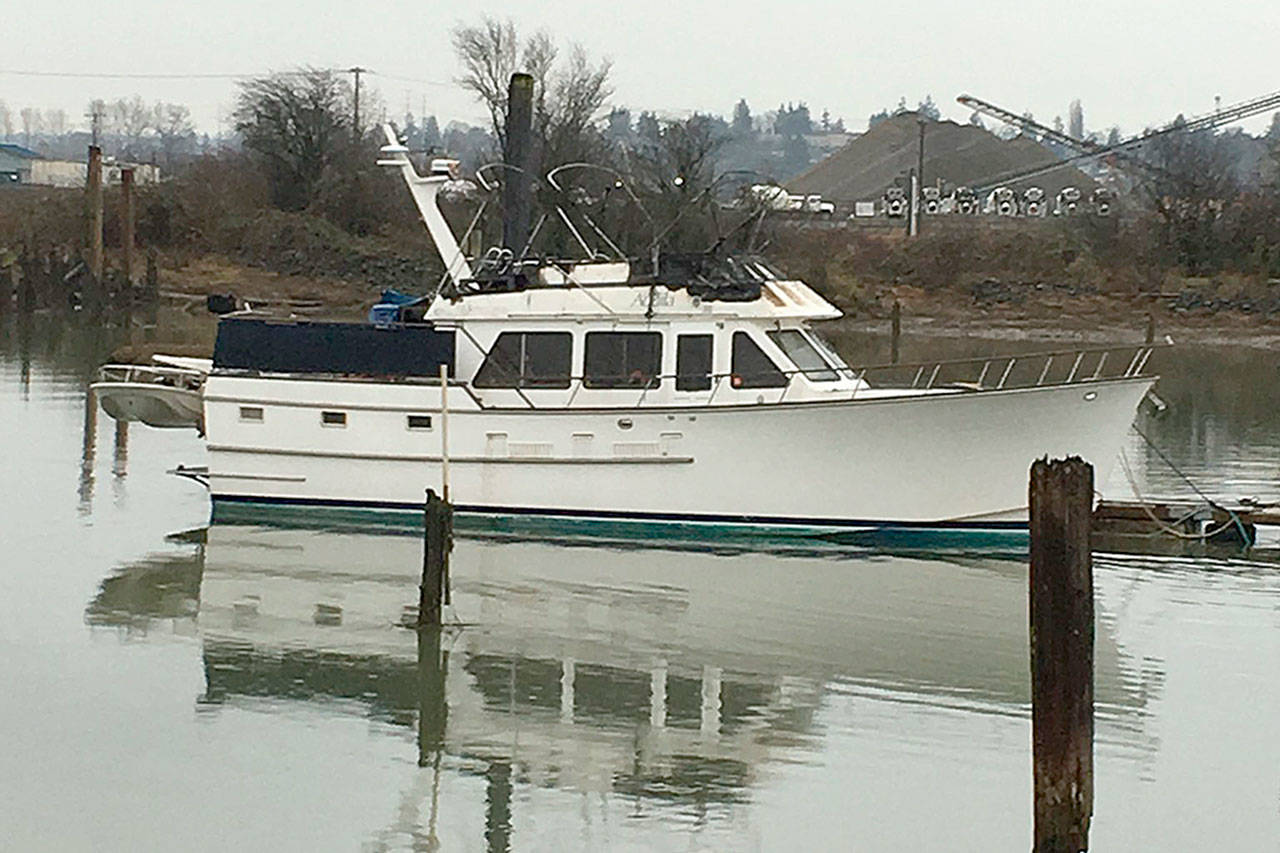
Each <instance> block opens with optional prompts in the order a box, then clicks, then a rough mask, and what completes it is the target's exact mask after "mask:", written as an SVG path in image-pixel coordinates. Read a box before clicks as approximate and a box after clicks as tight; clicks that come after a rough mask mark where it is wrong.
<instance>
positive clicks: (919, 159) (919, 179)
mask: <svg viewBox="0 0 1280 853" xmlns="http://www.w3.org/2000/svg"><path fill="white" fill-rule="evenodd" d="M925 124H927V122H926V121H925V120H924V119H920V120H919V125H920V143H919V145H918V146H917V147H916V185H915V188H914V189H913V190H912V199H911V210H912V211H913V214H914V216H915V235H916V236H917V237H919V236H920V196H921V195H922V194H923V193H924V126H925Z"/></svg>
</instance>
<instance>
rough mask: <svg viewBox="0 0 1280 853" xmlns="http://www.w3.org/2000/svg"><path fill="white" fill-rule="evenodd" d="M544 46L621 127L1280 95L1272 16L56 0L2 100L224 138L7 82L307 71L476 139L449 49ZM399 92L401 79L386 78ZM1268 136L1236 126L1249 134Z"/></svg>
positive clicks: (654, 0)
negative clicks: (625, 111)
mask: <svg viewBox="0 0 1280 853" xmlns="http://www.w3.org/2000/svg"><path fill="white" fill-rule="evenodd" d="M485 13H488V14H491V15H495V16H498V17H504V18H505V17H510V18H512V19H514V21H515V22H516V24H517V26H518V27H519V29H520V30H522V31H532V30H535V29H538V28H544V29H546V30H548V31H549V32H550V33H551V34H552V35H553V36H555V37H556V38H557V39H559V40H561V41H562V42H564V43H567V42H570V41H577V42H580V43H581V44H583V45H584V46H585V47H586V48H587V49H588V50H589V51H590V52H591V53H592V54H593V55H596V56H600V55H603V56H608V57H610V58H611V59H612V60H613V63H614V72H613V80H614V86H615V89H616V94H615V96H614V102H615V103H616V104H618V105H620V106H627V107H630V108H632V109H633V110H636V111H638V110H640V109H656V110H659V111H663V112H668V113H677V112H688V111H692V110H699V111H704V112H707V111H710V112H716V113H721V114H726V115H727V114H728V113H729V112H730V111H731V109H732V107H733V104H734V103H735V102H736V101H737V99H738V98H740V97H745V98H746V99H747V101H748V103H749V104H750V105H751V107H752V110H753V112H757V113H759V112H764V111H765V110H768V109H773V108H776V107H777V106H778V104H779V102H782V101H800V100H803V101H805V102H807V103H808V104H809V106H810V109H811V110H812V112H813V114H814V116H815V117H816V116H818V115H820V114H821V112H822V110H823V109H824V108H825V109H829V110H830V111H831V114H832V116H833V117H836V116H842V117H844V119H845V121H846V124H847V125H848V126H849V127H850V129H854V130H860V129H862V128H863V127H865V124H866V118H867V115H868V114H870V113H872V112H874V111H876V110H878V109H880V108H882V107H885V106H890V107H892V106H893V105H894V104H896V103H897V101H898V98H899V97H901V96H903V95H905V96H906V97H907V98H908V101H909V102H910V103H912V104H914V103H915V102H916V101H917V100H919V99H920V98H921V97H923V96H924V95H925V94H927V93H928V94H932V95H933V97H934V99H935V100H936V101H937V102H938V103H939V105H940V106H941V107H942V110H943V114H944V116H947V117H950V118H954V119H957V120H964V119H966V118H967V116H968V111H967V110H965V109H964V108H962V107H960V106H959V105H957V104H955V102H954V98H955V96H956V95H958V94H960V93H961V92H968V93H971V94H973V95H976V96H978V97H981V98H984V99H986V100H989V101H993V102H995V103H997V104H1000V105H1002V106H1005V107H1008V108H1010V109H1013V110H1017V111H1019V112H1021V111H1026V110H1030V111H1031V112H1032V113H1034V114H1035V116H1036V117H1037V118H1039V119H1041V120H1044V121H1045V122H1046V123H1048V122H1051V121H1052V119H1053V117H1054V116H1055V115H1061V116H1062V117H1063V119H1064V120H1065V119H1066V113H1067V105H1068V103H1069V102H1070V101H1071V100H1072V99H1073V98H1079V99H1080V100H1081V102H1082V103H1083V105H1084V110H1085V123H1086V126H1087V127H1089V128H1090V129H1095V130H1100V129H1104V128H1106V127H1110V126H1111V125H1113V124H1118V125H1120V127H1121V128H1122V129H1123V130H1125V131H1126V132H1133V131H1137V130H1140V129H1141V128H1142V127H1143V126H1145V125H1153V124H1162V123H1164V122H1165V121H1167V120H1168V119H1170V118H1172V117H1173V116H1174V115H1175V114H1177V113H1178V112H1184V113H1187V114H1188V115H1190V114H1195V113H1203V112H1209V111H1211V110H1212V109H1213V98H1214V96H1215V95H1221V96H1222V98H1223V103H1224V104H1230V103H1232V102H1235V101H1239V100H1244V99H1246V98H1250V97H1253V96H1255V95H1259V94H1263V93H1265V92H1270V91H1273V90H1276V89H1280V74H1277V73H1276V72H1277V68H1278V67H1280V66H1278V65H1277V62H1276V38H1277V33H1278V32H1280V3H1277V2H1275V0H1271V2H1261V0H1249V2H1235V3H1233V2H1218V3H1196V4H1190V3H1186V2H1175V3H1170V2H1132V0H1130V2H1124V0H1121V2H1105V3H1104V2H1099V0H1073V1H1072V2H1059V3H1052V4H1050V3H1039V2H1029V0H983V2H979V3H972V4H965V3H957V2H934V0H925V2H916V3H903V2H883V0H881V2H875V3H850V2H826V0H823V2H780V0H773V2H768V3H765V2H760V0H739V2H737V3H715V4H712V3H699V2H694V0H685V2H679V3H676V2H667V0H648V2H643V3H634V4H621V3H614V2H599V0H596V2H581V0H540V2H534V0H514V2H506V3H504V4H501V5H497V4H493V3H472V2H461V3H458V4H456V5H452V6H448V5H444V4H435V3H423V2H404V0H383V2H369V3H353V2H350V0H345V2H339V0H299V2H291V3H279V2H274V3H273V2H263V0H255V2H248V0H223V1H222V2H216V3H215V2H202V3H188V2H174V0H163V2H161V0H119V2H117V3H111V4H107V3H102V2H100V1H99V2H92V3H90V2H87V0H50V2H47V3H43V4H36V5H29V6H27V7H25V11H24V12H23V19H24V20H23V23H22V24H21V25H19V26H17V27H16V28H15V27H13V26H11V27H10V28H9V31H8V33H7V36H6V38H5V40H4V49H3V52H0V100H4V101H5V102H6V103H7V104H8V106H9V108H10V109H11V110H12V111H13V112H14V113H15V123H16V113H17V111H18V110H19V109H21V108H22V107H24V106H37V107H41V108H45V107H55V108H56V107H61V108H63V109H65V110H67V112H68V113H69V114H70V115H71V117H72V120H73V121H76V122H77V123H82V122H83V118H82V113H83V112H84V108H85V104H86V103H87V102H88V101H89V100H90V99H91V98H95V97H101V98H104V99H108V100H110V99H113V98H116V97H120V96H124V95H131V94H134V93H137V94H140V95H142V96H143V98H145V99H146V100H148V101H153V100H167V101H178V102H182V103H186V104H187V105H188V106H190V107H191V110H192V113H193V116H194V118H195V120H196V122H197V123H198V124H199V125H200V126H201V128H202V129H204V130H208V131H211V132H213V131H216V130H217V129H218V128H219V121H220V119H225V116H226V113H227V111H228V110H229V107H230V105H231V104H232V103H233V101H234V97H235V84H234V82H233V81H231V80H228V79H209V80H156V79H83V78H56V77H24V76H16V75H14V74H12V73H8V72H12V71H40V72H62V73H88V72H98V73H129V74H255V73H260V72H264V71H267V70H272V69H274V70H285V69H288V68H291V67H295V66H297V65H302V64H308V65H314V66H325V67H348V66H351V65H357V64H358V65H363V66H366V67H368V68H371V69H374V70H375V71H378V72H381V73H382V75H383V76H377V77H373V78H371V80H370V82H371V83H372V85H373V86H375V87H376V88H378V89H379V90H380V91H381V94H382V96H383V99H384V101H385V102H386V104H387V106H388V109H389V111H390V112H391V113H392V115H393V116H398V115H400V114H402V113H403V111H404V108H405V103H406V100H407V101H408V102H409V104H410V106H411V108H412V110H413V112H414V113H415V114H417V113H419V112H420V111H421V109H422V107H423V105H424V103H425V105H426V108H427V111H428V112H431V113H435V114H436V115H437V116H438V117H440V119H441V120H442V123H443V122H444V121H446V120H448V119H452V118H460V119H463V120H467V121H471V122H473V123H481V122H483V121H485V119H484V113H483V111H482V110H480V109H479V108H478V107H477V105H476V104H474V103H473V102H472V101H471V100H470V99H469V98H468V97H467V95H466V94H465V93H463V92H461V91H460V90H459V89H458V88H457V87H456V86H455V85H453V83H452V80H453V79H454V78H455V77H456V76H457V73H458V68H457V63H456V61H455V60H454V57H453V53H452V49H451V47H450V44H449V31H450V29H451V28H452V27H453V26H454V25H455V24H456V23H458V22H459V21H463V22H474V21H477V20H478V19H479V17H480V16H481V15H482V14H485ZM395 78H413V79H412V80H409V79H395ZM1267 121H1268V119H1267V118H1265V117H1264V118H1259V119H1256V120H1254V121H1252V122H1250V123H1248V124H1246V125H1245V126H1246V127H1248V128H1249V129H1250V130H1253V131H1256V130H1258V129H1259V128H1262V127H1265V126H1266V124H1267Z"/></svg>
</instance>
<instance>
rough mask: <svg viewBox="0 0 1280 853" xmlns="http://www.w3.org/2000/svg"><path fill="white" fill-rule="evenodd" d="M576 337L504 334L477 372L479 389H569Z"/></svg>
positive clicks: (564, 333) (547, 334)
mask: <svg viewBox="0 0 1280 853" xmlns="http://www.w3.org/2000/svg"><path fill="white" fill-rule="evenodd" d="M572 352H573V335H571V334H570V333H568V332H503V333H502V334H500V335H498V339H497V340H496V341H494V343H493V346H492V347H491V348H490V350H489V355H488V356H487V357H486V358H485V360H484V364H482V365H480V370H478V371H477V372H476V378H475V380H474V384H475V386H476V387H477V388H568V387H569V371H570V364H569V362H570V356H571V355H572Z"/></svg>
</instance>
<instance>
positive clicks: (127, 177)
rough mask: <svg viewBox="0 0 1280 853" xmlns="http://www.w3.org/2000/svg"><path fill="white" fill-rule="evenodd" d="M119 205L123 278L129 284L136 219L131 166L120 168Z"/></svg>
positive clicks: (132, 271) (132, 280)
mask: <svg viewBox="0 0 1280 853" xmlns="http://www.w3.org/2000/svg"><path fill="white" fill-rule="evenodd" d="M120 207H121V211H120V213H121V218H122V219H123V220H124V221H123V223H122V228H121V229H120V242H121V244H122V245H121V248H122V249H123V250H124V280H125V281H127V282H128V283H129V286H130V287H132V286H133V285H134V283H135V282H134V274H135V270H134V264H133V249H134V223H135V221H136V219H137V209H136V205H135V203H134V199H133V167H131V166H129V167H125V168H122V169H121V170H120Z"/></svg>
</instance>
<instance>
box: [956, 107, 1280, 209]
mask: <svg viewBox="0 0 1280 853" xmlns="http://www.w3.org/2000/svg"><path fill="white" fill-rule="evenodd" d="M956 100H957V101H959V102H960V103H961V104H964V105H965V106H967V107H970V108H971V109H975V110H978V111H979V112H983V113H986V114H987V115H989V116H991V117H992V118H996V119H999V120H1000V121H1003V122H1006V123H1007V124H1012V125H1014V126H1018V127H1023V128H1027V129H1033V130H1035V131H1036V132H1037V133H1039V134H1041V135H1042V136H1046V137H1048V138H1049V139H1051V140H1053V141H1054V142H1058V143H1060V144H1062V145H1063V146H1065V147H1068V148H1071V149H1072V150H1074V151H1078V152H1080V153H1077V154H1075V155H1074V156H1071V157H1066V158H1063V159H1061V160H1055V161H1054V162H1052V163H1046V164H1045V165H1043V166H1036V167H1034V168H1031V169H1023V170H1021V171H1017V172H1009V173H1006V174H1003V175H999V176H997V177H995V178H992V179H990V180H988V181H985V182H983V183H982V185H981V186H979V187H977V189H978V190H983V189H990V188H992V187H996V186H999V185H1001V184H1007V183H1013V182H1015V181H1021V180H1026V179H1027V178H1034V177H1036V176H1038V175H1043V174H1044V173H1046V172H1051V171H1053V170H1054V169H1057V168H1058V167H1060V166H1066V165H1070V164H1072V163H1077V162H1081V161H1083V160H1090V159H1094V158H1097V157H1104V156H1108V155H1115V156H1116V157H1117V159H1122V160H1124V161H1125V162H1126V163H1131V164H1134V165H1137V166H1138V167H1139V168H1142V169H1144V170H1146V171H1148V172H1152V171H1155V172H1163V170H1161V169H1159V167H1157V166H1154V165H1153V164H1151V163H1148V162H1147V161H1145V160H1143V159H1142V158H1141V157H1138V156H1136V155H1134V154H1133V153H1132V151H1131V149H1133V148H1136V147H1137V146H1140V145H1142V144H1144V143H1146V142H1149V141H1150V140H1152V139H1155V138H1156V137H1159V136H1164V135H1166V134H1169V133H1174V132H1176V131H1187V132H1195V131H1201V130H1211V129H1213V128H1215V127H1221V126H1222V125H1225V124H1231V123H1232V122H1235V121H1239V120H1240V119H1243V118H1248V117H1249V116H1253V115H1257V114H1259V113H1263V112H1266V111H1267V110H1270V109H1275V108H1280V92H1272V93H1270V94H1268V95H1262V96H1261V97H1257V98H1252V99H1250V100H1247V101H1241V102H1239V103H1236V104H1232V105H1230V106H1227V107H1224V108H1222V109H1218V110H1214V111H1213V112H1212V113H1206V114H1204V115H1201V116H1195V117H1193V118H1191V119H1186V120H1183V121H1174V122H1170V123H1169V124H1167V125H1164V126H1163V127H1159V128H1155V129H1154V130H1148V131H1145V132H1143V133H1140V134H1138V135H1137V136H1133V137H1130V138H1129V139H1126V140H1123V141H1121V142H1118V143H1116V144H1115V145H1098V144H1097V143H1095V142H1090V141H1088V140H1083V139H1076V138H1075V137H1074V136H1071V135H1069V134H1066V133H1063V132H1062V131H1060V130H1054V129H1053V128H1050V127H1045V126H1044V125H1042V124H1040V123H1039V122H1036V121H1034V120H1032V119H1029V118H1026V117H1024V116H1020V115H1017V114H1016V113H1011V112H1009V111H1008V110H1005V109H1002V108H1000V107H997V106H995V105H994V104H990V103H987V102H986V101H983V100H980V99H978V98H975V97H973V96H971V95H961V96H960V97H958V98H957V99H956Z"/></svg>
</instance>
